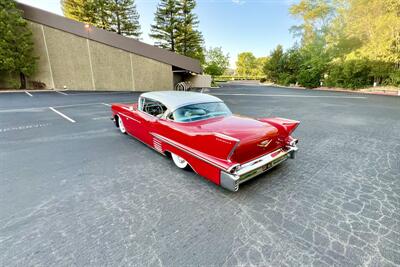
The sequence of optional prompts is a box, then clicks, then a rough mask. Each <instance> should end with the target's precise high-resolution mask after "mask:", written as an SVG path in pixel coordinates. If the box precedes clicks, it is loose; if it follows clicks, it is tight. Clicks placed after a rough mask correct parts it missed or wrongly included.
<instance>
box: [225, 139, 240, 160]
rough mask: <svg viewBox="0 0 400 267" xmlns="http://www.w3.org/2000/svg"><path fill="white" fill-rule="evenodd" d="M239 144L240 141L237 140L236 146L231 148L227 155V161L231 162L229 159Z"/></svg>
mask: <svg viewBox="0 0 400 267" xmlns="http://www.w3.org/2000/svg"><path fill="white" fill-rule="evenodd" d="M239 144H240V140H237V141H236V144H235V145H234V146H233V147H232V149H231V152H229V155H228V157H227V158H226V159H227V160H229V161H231V157H232V155H233V153H234V152H235V150H236V148H237V147H238V146H239Z"/></svg>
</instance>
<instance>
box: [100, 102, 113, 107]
mask: <svg viewBox="0 0 400 267" xmlns="http://www.w3.org/2000/svg"><path fill="white" fill-rule="evenodd" d="M101 104H102V105H104V106H107V107H111V105H110V104H107V103H101Z"/></svg>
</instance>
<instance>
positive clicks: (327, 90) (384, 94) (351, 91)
mask: <svg viewBox="0 0 400 267" xmlns="http://www.w3.org/2000/svg"><path fill="white" fill-rule="evenodd" d="M260 85H263V86H272V87H277V88H287V89H297V90H310V91H322V92H341V93H353V94H363V95H383V96H400V90H399V91H398V93H397V94H396V93H395V92H396V91H393V92H394V93H393V94H388V93H385V92H382V93H379V92H365V91H356V90H346V89H322V88H314V89H308V88H305V87H300V86H282V85H277V84H263V83H260Z"/></svg>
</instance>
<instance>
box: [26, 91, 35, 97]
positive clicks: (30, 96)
mask: <svg viewBox="0 0 400 267" xmlns="http://www.w3.org/2000/svg"><path fill="white" fill-rule="evenodd" d="M25 94H27V95H29V96H30V97H33V95H32V94H31V93H29V92H28V91H25Z"/></svg>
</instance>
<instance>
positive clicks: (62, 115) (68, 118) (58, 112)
mask: <svg viewBox="0 0 400 267" xmlns="http://www.w3.org/2000/svg"><path fill="white" fill-rule="evenodd" d="M49 109H51V110H52V111H54V112H55V113H57V114H58V115H60V116H61V117H63V118H64V119H66V120H69V121H70V122H72V123H75V122H76V121H74V120H73V119H71V118H70V117H68V116H67V115H65V114H63V113H61V112H60V111H58V110H56V109H55V108H53V107H49Z"/></svg>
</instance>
